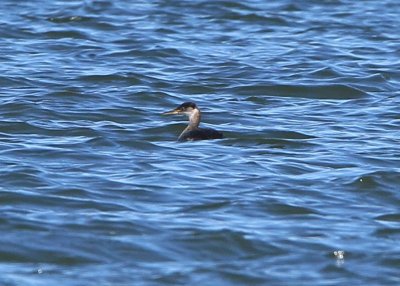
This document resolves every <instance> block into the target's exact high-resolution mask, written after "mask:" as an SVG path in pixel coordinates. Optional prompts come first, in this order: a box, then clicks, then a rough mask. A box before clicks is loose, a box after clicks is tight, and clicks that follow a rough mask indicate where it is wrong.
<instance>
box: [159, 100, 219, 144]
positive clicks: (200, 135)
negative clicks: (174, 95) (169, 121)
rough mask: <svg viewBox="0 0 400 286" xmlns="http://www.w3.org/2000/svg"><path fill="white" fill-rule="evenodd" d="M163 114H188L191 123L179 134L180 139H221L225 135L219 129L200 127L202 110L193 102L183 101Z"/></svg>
mask: <svg viewBox="0 0 400 286" xmlns="http://www.w3.org/2000/svg"><path fill="white" fill-rule="evenodd" d="M163 114H164V115H167V114H186V115H187V116H188V117H189V125H188V126H187V127H186V128H185V129H184V130H183V131H182V133H181V135H179V138H178V141H186V140H190V141H191V140H206V139H221V138H222V137H223V135H222V133H221V132H219V131H217V130H214V129H211V128H199V124H200V118H201V112H200V109H199V108H198V107H197V105H196V104H195V103H193V102H185V103H182V104H181V105H179V106H178V107H177V108H175V109H173V110H171V111H168V112H164V113H163Z"/></svg>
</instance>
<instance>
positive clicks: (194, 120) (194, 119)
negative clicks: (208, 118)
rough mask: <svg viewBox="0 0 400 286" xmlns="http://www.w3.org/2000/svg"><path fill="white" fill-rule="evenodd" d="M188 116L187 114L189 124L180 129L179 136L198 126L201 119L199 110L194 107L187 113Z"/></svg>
mask: <svg viewBox="0 0 400 286" xmlns="http://www.w3.org/2000/svg"><path fill="white" fill-rule="evenodd" d="M188 116H189V125H188V126H187V127H186V128H185V129H184V130H183V131H182V133H181V135H180V136H179V138H181V137H182V136H183V134H185V133H186V132H188V131H191V130H194V129H197V128H199V125H200V119H201V112H200V110H199V109H198V108H195V109H193V111H192V112H191V113H190V114H188ZM178 140H179V139H178Z"/></svg>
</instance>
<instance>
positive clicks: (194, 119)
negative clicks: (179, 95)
mask: <svg viewBox="0 0 400 286" xmlns="http://www.w3.org/2000/svg"><path fill="white" fill-rule="evenodd" d="M200 119H201V112H200V110H199V109H198V108H195V109H193V111H192V113H190V114H189V125H188V127H186V129H189V130H192V129H196V128H198V127H199V125H200Z"/></svg>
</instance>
